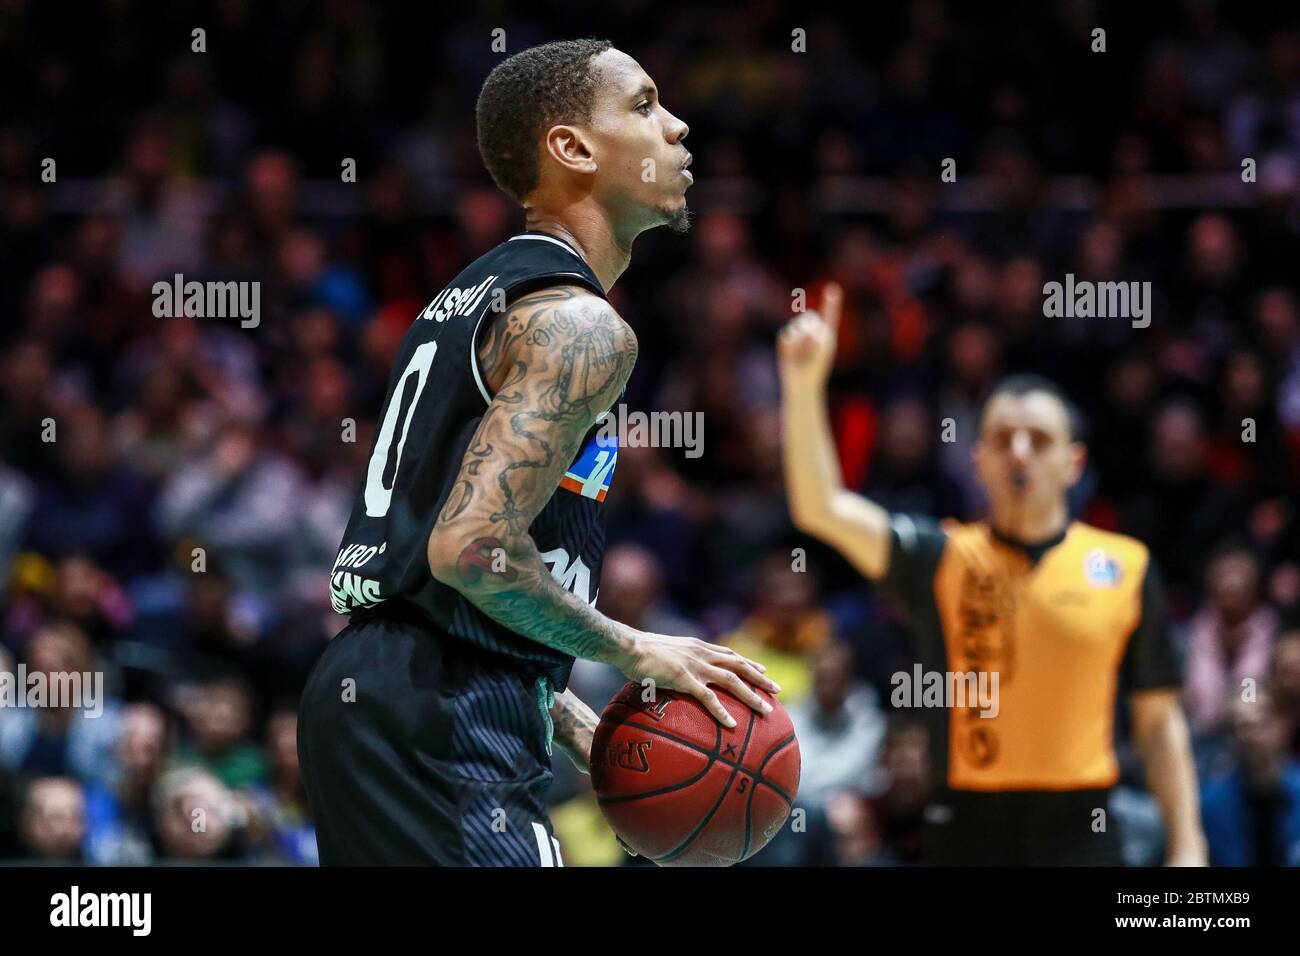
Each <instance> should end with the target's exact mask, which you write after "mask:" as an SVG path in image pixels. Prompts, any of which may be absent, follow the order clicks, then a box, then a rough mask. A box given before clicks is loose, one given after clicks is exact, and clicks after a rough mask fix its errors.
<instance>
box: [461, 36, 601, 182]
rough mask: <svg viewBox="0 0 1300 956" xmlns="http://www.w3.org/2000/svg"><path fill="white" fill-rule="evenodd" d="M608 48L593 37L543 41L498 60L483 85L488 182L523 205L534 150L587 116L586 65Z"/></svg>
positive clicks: (590, 83) (536, 173)
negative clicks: (557, 129) (561, 126)
mask: <svg viewBox="0 0 1300 956" xmlns="http://www.w3.org/2000/svg"><path fill="white" fill-rule="evenodd" d="M612 46H613V44H612V43H610V41H608V40H594V39H585V40H558V41H556V42H554V43H543V44H541V45H540V46H534V47H529V48H528V49H527V50H522V51H520V52H519V53H516V54H515V55H514V56H512V57H509V58H508V59H505V60H502V61H501V62H500V63H498V64H497V65H496V67H495V68H494V69H493V70H492V72H491V73H489V74H488V78H487V79H486V80H484V81H483V89H482V90H480V91H479V95H478V107H477V109H476V113H477V118H478V149H479V153H480V154H481V155H482V156H483V164H484V165H485V166H487V170H488V172H489V173H491V174H492V179H493V181H494V182H495V183H496V184H497V185H498V186H500V187H501V189H503V190H504V191H505V192H507V193H509V194H510V195H511V196H513V197H514V198H515V199H517V200H519V201H520V202H522V201H523V199H524V197H525V196H527V195H528V194H529V193H530V192H532V191H533V190H534V189H536V188H537V183H538V180H539V178H540V176H541V170H540V168H539V165H538V156H537V147H538V144H539V143H540V142H541V138H542V136H543V135H545V133H546V131H547V130H549V129H550V128H551V127H552V126H555V125H556V124H557V123H584V122H586V121H587V120H589V119H590V118H591V107H592V101H593V98H594V93H595V90H596V78H595V77H594V76H593V75H592V70H591V61H592V59H593V58H594V57H596V56H599V55H600V54H601V53H604V52H605V51H606V50H608V49H610V47H612Z"/></svg>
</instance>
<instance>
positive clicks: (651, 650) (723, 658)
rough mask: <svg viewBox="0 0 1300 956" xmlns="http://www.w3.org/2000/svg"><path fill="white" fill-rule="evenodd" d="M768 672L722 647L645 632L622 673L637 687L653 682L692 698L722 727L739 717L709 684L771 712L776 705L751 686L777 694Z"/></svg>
mask: <svg viewBox="0 0 1300 956" xmlns="http://www.w3.org/2000/svg"><path fill="white" fill-rule="evenodd" d="M765 670H766V668H765V667H764V666H763V665H762V664H759V663H758V662H756V661H751V660H750V659H749V658H747V657H741V656H740V655H739V654H737V653H736V652H735V651H733V650H732V649H731V648H729V647H724V646H723V645H721V644H710V643H709V642H708V641H701V640H699V639H698V638H694V637H670V636H669V635H667V634H650V633H647V632H644V631H642V632H640V633H638V634H637V637H636V644H635V646H634V650H633V652H632V661H631V664H630V665H629V666H628V667H626V668H625V669H624V671H623V672H624V673H625V674H626V675H627V677H628V679H629V680H632V681H635V682H636V683H638V684H640V683H643V682H645V681H646V680H650V681H652V682H653V683H654V685H655V686H656V687H666V688H667V689H669V690H675V691H678V692H680V693H683V694H690V695H691V696H692V697H694V698H695V699H696V700H698V701H699V702H700V703H701V704H703V705H704V707H705V709H706V710H707V711H708V712H709V713H710V714H712V715H713V716H714V718H715V719H716V720H717V721H718V722H719V723H720V724H722V725H723V726H724V727H734V726H736V720H735V718H734V717H732V716H731V714H730V713H728V712H727V708H726V707H724V706H723V705H722V701H720V700H719V699H718V695H717V694H715V693H714V692H713V690H712V688H710V686H709V685H710V684H713V685H715V686H717V687H723V688H725V689H726V690H727V691H728V692H730V693H731V694H732V695H733V696H734V697H736V698H738V699H739V700H740V701H742V702H743V703H745V704H746V705H748V706H749V707H751V708H753V709H754V710H756V711H758V712H759V713H762V714H766V713H770V712H771V710H772V706H771V705H770V704H769V703H768V702H767V701H765V700H764V699H763V698H762V697H760V696H759V695H758V694H757V693H755V691H754V689H753V688H752V687H751V686H750V685H751V684H757V685H758V686H760V687H762V688H764V689H765V690H767V691H768V692H770V693H773V694H775V693H778V692H779V691H780V690H781V688H780V686H779V685H778V684H777V683H776V681H774V680H772V679H771V678H770V677H768V676H767V675H765V674H764V673H763V671H765Z"/></svg>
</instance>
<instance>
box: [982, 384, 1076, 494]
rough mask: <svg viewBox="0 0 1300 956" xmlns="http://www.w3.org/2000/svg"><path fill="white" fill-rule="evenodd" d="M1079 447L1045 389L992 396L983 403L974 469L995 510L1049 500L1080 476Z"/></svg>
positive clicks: (1065, 417) (1062, 409) (1062, 411)
mask: <svg viewBox="0 0 1300 956" xmlns="http://www.w3.org/2000/svg"><path fill="white" fill-rule="evenodd" d="M1083 454H1084V452H1083V446H1082V445H1081V444H1079V443H1078V442H1073V441H1071V440H1070V425H1069V414H1068V413H1067V412H1066V410H1065V407H1064V406H1063V405H1062V404H1061V403H1060V402H1059V401H1058V400H1057V399H1056V398H1055V397H1054V396H1052V395H1050V394H1048V393H1046V392H1030V393H1028V394H1026V395H1007V394H1003V395H996V396H994V397H993V398H992V399H991V400H990V401H989V403H988V405H987V406H985V409H984V416H983V425H982V427H981V429H980V437H979V441H978V442H977V443H976V445H975V469H976V473H977V474H978V475H979V479H980V483H981V484H982V485H983V486H984V489H985V490H986V491H987V492H988V495H989V499H990V501H991V502H992V504H993V507H994V509H995V510H997V509H998V508H1022V507H1024V506H1026V505H1031V506H1042V505H1047V504H1051V503H1052V502H1054V501H1056V500H1058V499H1060V497H1061V496H1062V495H1064V494H1065V492H1066V491H1067V490H1068V489H1069V488H1070V487H1071V486H1072V485H1073V484H1074V483H1075V482H1076V481H1078V480H1079V475H1080V473H1081V471H1082V468H1083Z"/></svg>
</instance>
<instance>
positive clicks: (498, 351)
mask: <svg viewBox="0 0 1300 956" xmlns="http://www.w3.org/2000/svg"><path fill="white" fill-rule="evenodd" d="M479 355H480V358H481V360H482V361H481V363H480V364H481V366H482V368H483V370H484V373H485V376H486V378H487V381H488V384H489V385H490V387H491V388H492V389H493V391H494V393H495V397H494V398H493V399H492V402H491V404H490V405H489V407H488V410H487V412H486V413H485V414H484V416H483V419H482V421H481V422H480V423H479V427H478V430H477V431H476V432H475V434H474V437H473V438H472V439H471V441H470V445H469V449H468V450H467V451H466V453H465V457H464V460H463V461H462V463H461V468H460V473H459V474H458V476H457V479H456V485H455V487H454V488H453V489H452V492H451V494H450V495H449V496H448V498H447V502H446V504H445V505H444V506H443V510H442V513H441V515H439V517H438V521H437V523H436V524H435V525H434V529H433V532H432V533H431V534H430V536H429V569H430V571H431V572H432V574H433V576H434V577H435V578H436V579H437V580H439V581H441V582H442V583H444V584H446V585H448V586H450V587H453V588H455V589H456V590H457V591H459V592H460V593H461V594H463V595H464V596H465V597H466V598H467V599H468V600H469V601H471V602H472V603H473V604H474V605H475V606H476V607H478V608H479V609H480V610H481V611H482V612H483V613H484V614H486V615H487V616H488V617H490V618H492V619H493V620H495V621H497V622H498V623H500V624H502V625H503V626H505V627H507V628H509V629H510V630H512V631H515V632H516V633H518V634H522V635H524V636H525V637H528V638H531V639H532V640H535V641H537V642H538V643H540V644H545V645H547V646H548V647H553V648H555V649H557V650H560V651H563V652H565V653H568V654H572V655H573V656H575V657H585V658H590V659H591V660H597V661H602V662H604V663H607V664H612V665H613V666H614V667H617V668H618V669H619V670H620V671H622V672H623V673H624V674H626V675H627V676H628V677H629V678H631V679H633V680H642V679H644V678H650V679H651V680H653V681H654V682H655V683H656V685H657V686H660V687H667V688H671V689H675V690H680V691H682V692H684V693H689V694H692V695H694V696H695V697H697V698H699V700H700V701H701V703H703V704H704V705H705V707H707V708H708V709H709V710H710V712H712V713H713V715H714V716H715V717H716V718H717V719H718V720H720V721H722V722H723V723H724V724H727V725H728V726H730V725H731V724H733V723H734V720H733V719H732V718H731V716H730V714H728V713H727V711H726V708H725V707H723V705H722V703H721V702H720V701H719V700H718V698H717V696H716V695H715V694H714V693H713V691H711V690H710V689H709V688H708V686H707V685H708V684H710V683H712V684H716V685H719V686H722V687H725V688H727V690H729V691H730V692H731V693H733V694H735V695H736V696H737V697H739V698H740V699H741V700H743V701H744V702H745V703H747V704H748V705H749V706H751V707H754V708H755V709H758V710H766V709H769V707H768V704H767V703H766V701H764V700H763V699H762V698H761V697H760V696H759V695H758V694H756V693H755V692H754V690H753V689H752V688H751V687H749V685H748V684H746V683H745V682H746V681H749V682H751V683H755V684H759V685H761V686H763V687H765V688H767V689H768V690H773V689H774V688H775V687H776V685H775V684H773V683H772V682H771V681H770V680H769V679H768V678H766V677H764V676H763V674H762V673H761V671H762V666H761V665H758V664H755V663H754V662H752V661H749V660H746V659H745V658H743V657H740V656H739V655H737V654H735V653H734V652H733V651H731V650H730V648H724V647H720V646H717V645H713V644H709V643H707V642H705V641H699V640H696V639H694V638H687V637H669V636H665V635H660V634H648V633H646V632H643V631H637V630H635V629H634V628H631V627H627V626H625V625H623V624H620V623H618V622H616V621H613V620H611V619H609V618H607V617H606V616H605V615H603V614H601V613H600V612H599V611H597V610H596V609H595V608H593V607H592V606H591V605H589V604H588V603H587V602H586V601H584V600H582V599H581V598H579V597H578V596H577V595H575V594H573V593H572V592H571V591H568V590H566V589H565V588H564V587H562V586H561V585H560V584H559V583H558V582H557V581H556V580H555V579H554V578H553V577H552V576H551V574H550V572H549V571H548V570H547V568H546V565H545V564H544V563H543V562H542V559H541V555H540V554H539V553H538V551H537V546H536V544H535V543H534V542H533V539H532V537H531V536H530V535H529V533H528V529H529V528H530V527H531V525H532V523H533V519H534V518H536V517H537V514H538V513H539V512H540V511H541V510H542V507H543V506H544V505H545V504H546V502H547V501H548V500H549V499H550V497H551V495H552V493H554V491H555V489H556V488H557V487H558V486H559V483H560V478H561V477H562V476H563V474H564V471H565V469H566V468H567V467H568V466H569V463H570V462H571V461H572V460H573V458H574V456H575V455H576V454H577V452H578V448H579V446H580V444H581V442H582V440H583V438H584V436H585V435H586V433H587V431H588V430H589V429H590V428H591V427H592V425H594V424H595V422H596V418H597V416H599V415H601V414H603V413H604V412H605V411H606V410H608V409H609V407H610V406H611V405H612V404H613V403H614V402H615V400H617V398H618V396H619V393H620V392H621V391H622V389H623V385H624V384H625V383H626V382H627V378H628V375H630V374H631V371H632V366H633V364H634V363H635V362H636V356H637V341H636V336H634V335H633V334H632V330H631V329H630V328H629V327H628V326H627V324H626V323H625V322H624V321H623V320H622V319H621V318H619V316H618V314H617V313H616V312H615V311H614V309H613V308H612V307H611V306H610V305H609V303H607V302H606V301H605V300H604V299H602V298H600V297H599V296H596V295H593V294H591V293H590V292H588V291H586V290H585V289H581V288H578V287H575V286H557V287H551V288H546V289H542V290H540V291H537V292H534V293H531V294H529V295H525V296H523V297H522V298H520V299H519V300H518V301H516V302H515V303H514V304H513V305H512V306H511V307H510V308H509V309H508V310H507V311H506V312H504V313H501V314H499V315H496V316H494V317H493V319H492V324H491V326H490V327H489V328H488V330H487V333H486V336H485V339H484V342H483V344H482V346H481V348H480V349H479Z"/></svg>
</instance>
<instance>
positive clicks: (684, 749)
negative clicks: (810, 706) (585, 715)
mask: <svg viewBox="0 0 1300 956" xmlns="http://www.w3.org/2000/svg"><path fill="white" fill-rule="evenodd" d="M713 690H714V691H715V692H716V693H717V695H718V698H719V699H720V700H721V701H722V702H723V705H724V706H725V707H726V708H727V710H728V711H729V712H730V713H731V715H732V716H733V717H735V718H736V726H735V727H734V728H732V729H730V730H729V729H727V728H726V727H723V726H722V725H721V724H719V723H718V722H717V721H716V720H715V719H714V718H713V717H712V716H711V715H710V714H709V712H708V711H706V710H705V709H704V707H703V706H702V705H701V704H700V703H699V701H697V700H696V699H695V698H693V697H690V696H688V695H686V694H679V693H677V692H676V691H671V690H659V689H653V690H652V689H651V688H649V687H644V688H643V687H641V686H640V685H638V684H626V685H624V687H623V689H622V690H621V691H619V693H618V694H617V695H616V696H615V697H614V699H613V700H611V701H610V702H609V706H608V707H606V708H605V712H604V714H602V715H601V719H600V725H599V726H598V727H597V728H596V735H595V739H594V741H593V743H592V745H591V782H592V785H593V786H594V787H595V789H596V797H597V799H598V800H599V801H600V808H601V811H602V812H603V813H604V814H605V819H606V820H608V821H609V824H610V826H611V827H613V828H614V832H615V833H617V834H618V836H619V838H620V839H621V840H622V841H623V842H624V843H625V844H627V846H628V847H629V848H630V849H632V850H634V851H636V852H637V853H638V854H640V855H641V856H643V857H646V858H647V859H649V860H653V861H654V862H655V863H658V864H659V865H660V866H730V865H731V864H733V863H739V862H740V861H741V860H744V859H747V858H748V857H751V856H753V855H754V854H755V853H757V852H758V851H759V850H761V849H762V848H763V847H764V846H766V845H767V843H768V841H769V840H771V839H772V837H773V836H775V835H776V832H777V831H778V830H780V829H781V827H782V826H783V825H784V824H785V821H786V818H787V817H788V816H789V815H790V810H791V806H792V804H793V802H794V797H795V793H796V792H797V791H798V789H799V741H798V740H796V739H795V735H794V725H793V724H792V723H791V722H790V715H789V714H788V713H786V710H785V708H784V707H783V706H781V702H780V701H779V700H777V699H776V698H775V697H773V696H772V695H771V694H769V693H767V691H765V690H762V689H761V688H757V689H756V690H757V692H758V694H759V695H761V696H762V697H763V698H764V699H765V700H766V701H767V702H768V703H770V704H771V705H772V712H771V713H770V714H760V713H758V712H756V711H754V710H751V709H750V708H749V707H747V706H745V705H744V704H742V703H741V702H740V701H739V700H737V699H736V698H735V697H733V696H732V695H731V694H729V693H727V692H726V691H725V690H723V689H722V688H720V687H714V688H713Z"/></svg>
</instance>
